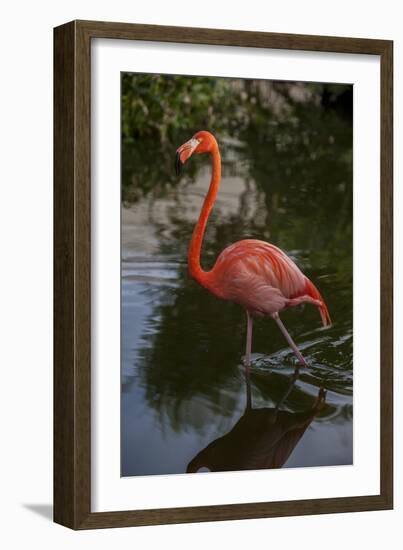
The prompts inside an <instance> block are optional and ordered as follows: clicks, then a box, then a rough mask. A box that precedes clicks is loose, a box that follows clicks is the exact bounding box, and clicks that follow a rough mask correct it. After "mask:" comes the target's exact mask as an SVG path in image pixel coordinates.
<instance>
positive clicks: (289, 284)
mask: <svg viewBox="0 0 403 550" xmlns="http://www.w3.org/2000/svg"><path fill="white" fill-rule="evenodd" d="M211 282H212V288H211V290H212V291H213V292H215V293H216V294H217V295H218V296H220V297H222V298H224V299H226V300H231V301H233V302H236V303H239V304H241V305H243V306H244V307H245V308H246V309H248V310H249V311H250V312H251V313H254V314H257V315H259V314H260V315H270V314H273V313H277V312H279V311H281V310H282V309H284V308H285V307H288V306H290V305H295V304H296V303H298V300H299V299H300V300H299V301H300V302H302V301H311V302H312V303H315V304H316V305H318V307H319V309H320V313H321V316H322V321H323V323H324V324H329V323H330V318H329V314H328V313H327V308H326V306H325V304H324V302H323V299H322V297H321V295H320V294H319V292H318V290H317V289H316V287H315V286H314V285H313V284H312V283H311V281H310V280H309V279H308V278H307V277H306V276H305V275H304V274H303V273H302V271H301V270H300V269H299V267H298V266H297V265H296V264H295V263H294V262H293V261H292V260H291V258H289V257H288V256H287V255H286V254H285V253H284V252H283V251H282V250H281V249H280V248H278V247H276V246H274V245H272V244H270V243H266V242H264V241H259V240H255V239H245V240H243V241H238V242H236V243H234V244H232V245H230V246H229V247H227V248H226V249H225V250H224V251H223V252H222V253H221V254H220V255H219V257H218V258H217V261H216V264H215V265H214V267H213V269H212V271H211ZM304 297H306V299H304Z"/></svg>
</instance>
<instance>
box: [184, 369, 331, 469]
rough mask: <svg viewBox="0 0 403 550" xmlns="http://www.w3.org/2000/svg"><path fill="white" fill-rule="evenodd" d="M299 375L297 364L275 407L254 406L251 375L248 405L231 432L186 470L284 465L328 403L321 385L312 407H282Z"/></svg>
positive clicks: (276, 466)
mask: <svg viewBox="0 0 403 550" xmlns="http://www.w3.org/2000/svg"><path fill="white" fill-rule="evenodd" d="M298 376H299V368H298V367H297V368H296V369H295V371H294V374H293V376H292V378H291V382H290V384H289V386H288V388H287V390H286V392H285V393H284V395H283V396H282V398H281V400H280V401H279V402H278V403H277V405H276V406H275V407H272V408H256V409H254V408H253V407H252V397H251V388H250V379H249V376H246V392H247V398H246V408H245V412H244V414H243V415H242V416H241V418H240V419H239V420H238V422H237V423H236V424H235V426H234V427H233V428H232V430H231V431H230V432H228V433H227V434H225V435H223V436H222V437H219V438H218V439H215V440H214V441H212V442H211V443H210V444H209V445H207V447H205V448H204V449H203V450H201V451H200V452H199V453H198V454H197V455H196V456H195V457H194V458H193V459H192V460H191V461H190V462H189V464H188V466H187V469H186V472H187V473H194V472H197V471H198V470H200V469H201V468H208V469H209V470H210V471H212V472H224V471H237V470H259V469H272V468H281V467H282V466H283V465H284V464H285V463H286V461H287V460H288V458H289V457H290V455H291V453H292V452H293V450H294V449H295V447H296V446H297V444H298V442H299V441H300V439H301V438H302V436H303V435H304V433H305V431H306V430H307V428H308V427H309V425H310V424H311V422H312V421H313V419H314V418H315V417H316V416H317V415H318V414H319V413H320V411H321V410H322V409H323V407H324V405H325V400H326V390H325V389H324V388H320V389H319V392H318V395H317V397H316V399H315V402H314V403H313V405H312V407H310V408H309V409H307V410H306V411H303V412H297V413H295V412H289V411H285V410H280V407H281V406H282V405H283V403H284V402H285V400H286V399H287V397H288V395H289V393H290V392H291V390H292V388H293V387H294V384H295V382H296V380H297V378H298Z"/></svg>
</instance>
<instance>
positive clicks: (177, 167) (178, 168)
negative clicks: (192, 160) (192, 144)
mask: <svg viewBox="0 0 403 550" xmlns="http://www.w3.org/2000/svg"><path fill="white" fill-rule="evenodd" d="M181 168H182V161H181V156H180V153H178V151H176V155H175V172H176V175H177V176H179V175H180V173H181Z"/></svg>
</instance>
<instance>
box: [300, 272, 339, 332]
mask: <svg viewBox="0 0 403 550" xmlns="http://www.w3.org/2000/svg"><path fill="white" fill-rule="evenodd" d="M305 292H306V294H308V296H310V297H311V298H313V299H314V300H319V301H320V302H321V305H320V306H318V309H319V313H320V317H321V319H322V324H323V326H324V327H330V326H331V325H332V321H331V319H330V315H329V312H328V309H327V306H326V303H325V301H324V299H323V298H322V296H321V294H320V292H319V290H318V289H317V288H316V286H315V285H314V284H313V283H312V282H311V281H310V280H309V279H307V282H306V288H305Z"/></svg>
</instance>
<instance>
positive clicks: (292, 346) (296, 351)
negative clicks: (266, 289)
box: [272, 313, 308, 367]
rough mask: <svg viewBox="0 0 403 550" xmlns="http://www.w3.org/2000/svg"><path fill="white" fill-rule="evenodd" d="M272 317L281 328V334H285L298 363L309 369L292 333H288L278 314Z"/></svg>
mask: <svg viewBox="0 0 403 550" xmlns="http://www.w3.org/2000/svg"><path fill="white" fill-rule="evenodd" d="M272 317H273V319H274V320H275V321H276V323H277V325H278V326H279V328H280V330H281V332H282V333H283V335H284V338H285V339H286V340H287V342H288V344H289V346H290V348H291V349H292V350H293V352H294V353H295V355H296V356H297V358H298V361H299V362H300V363H301V365H302V366H304V367H307V366H308V364H307V362H306V361H305V359H304V358H303V356H302V354H301V352H300V351H299V349H298V348H297V346H296V344H295V342H294V340H293V339H292V338H291V335H290V333H289V332H288V330H287V329H286V328H285V326H284V325H283V322H282V320H281V319H280V316H279V314H278V313H273V314H272Z"/></svg>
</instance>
